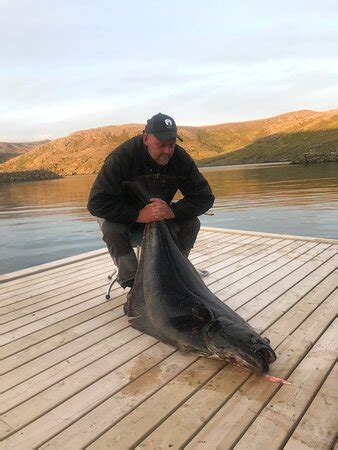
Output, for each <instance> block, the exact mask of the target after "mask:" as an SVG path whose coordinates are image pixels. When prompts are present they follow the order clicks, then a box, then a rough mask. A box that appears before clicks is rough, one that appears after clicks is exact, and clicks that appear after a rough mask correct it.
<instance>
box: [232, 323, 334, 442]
mask: <svg viewBox="0 0 338 450" xmlns="http://www.w3.org/2000/svg"><path fill="white" fill-rule="evenodd" d="M337 335H338V320H335V321H334V322H333V323H332V325H330V327H329V328H328V329H327V330H326V331H325V332H324V334H323V335H322V336H321V338H320V339H319V340H318V341H317V342H316V344H315V345H314V347H313V348H312V349H311V350H310V352H309V353H308V354H307V355H306V356H305V358H304V359H303V360H302V361H301V362H300V364H299V365H298V367H297V368H296V369H295V371H294V372H293V373H292V374H291V376H290V377H289V381H290V382H291V383H292V384H291V386H286V385H284V386H282V387H281V388H280V390H279V391H278V392H277V393H276V394H275V395H274V397H273V398H272V399H271V400H270V401H269V404H268V405H267V406H266V407H265V408H264V409H263V410H262V411H261V412H260V414H259V416H258V417H257V419H256V420H255V421H254V423H253V424H252V425H251V426H250V427H249V429H248V430H247V431H246V432H245V434H244V436H243V437H242V438H241V439H240V441H239V442H238V443H237V445H236V446H235V447H234V448H235V449H238V450H247V449H248V448H249V447H250V448H255V449H262V448H266V447H267V446H270V448H271V450H273V449H279V448H281V447H282V446H283V444H284V442H285V440H286V439H287V437H288V435H289V432H290V431H292V429H293V426H294V425H295V424H296V423H297V422H298V418H300V417H301V416H302V415H303V413H304V411H306V409H307V406H308V404H309V403H310V402H311V401H312V397H313V392H316V391H317V390H318V388H319V387H320V386H321V384H322V382H323V380H325V378H326V376H327V373H329V372H330V371H331V369H332V366H333V364H334V362H335V360H336V359H337V356H338V342H337ZM331 432H332V433H334V430H331ZM271 436H273V440H271Z"/></svg>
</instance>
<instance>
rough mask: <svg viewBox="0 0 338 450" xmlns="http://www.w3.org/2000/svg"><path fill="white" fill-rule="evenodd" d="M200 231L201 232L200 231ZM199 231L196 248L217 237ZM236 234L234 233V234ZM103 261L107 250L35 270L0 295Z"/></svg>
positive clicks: (2, 289) (4, 286)
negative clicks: (206, 240) (81, 258)
mask: <svg viewBox="0 0 338 450" xmlns="http://www.w3.org/2000/svg"><path fill="white" fill-rule="evenodd" d="M200 233H201V232H200ZM200 233H199V235H198V239H197V241H196V246H195V247H196V248H198V246H199V245H203V242H204V240H205V239H206V238H207V237H208V236H212V237H213V239H214V240H215V239H217V236H216V233H214V232H209V233H204V232H202V235H201V236H202V237H201V236H200ZM235 236H236V235H235ZM230 238H231V237H229V236H225V237H224V239H230ZM99 260H101V261H105V262H109V261H110V262H111V263H112V264H113V262H112V260H111V257H110V255H109V253H108V251H106V253H104V254H103V255H99V256H95V257H93V258H89V259H84V260H80V261H78V262H72V263H71V264H69V265H66V266H62V265H61V266H57V267H51V268H50V269H48V270H47V271H45V272H37V273H35V274H32V275H29V276H26V277H22V278H18V279H15V280H12V281H7V282H4V283H2V284H1V285H0V292H1V295H2V294H3V293H6V292H10V291H12V292H13V291H16V290H17V289H18V288H21V286H23V285H24V286H25V288H27V286H30V285H34V284H36V283H40V281H43V280H45V279H48V278H54V277H55V278H58V277H59V276H62V275H63V274H66V273H68V272H74V268H76V267H83V268H85V267H90V266H91V265H93V264H94V263H96V262H97V261H99ZM55 262H56V263H57V261H54V263H55Z"/></svg>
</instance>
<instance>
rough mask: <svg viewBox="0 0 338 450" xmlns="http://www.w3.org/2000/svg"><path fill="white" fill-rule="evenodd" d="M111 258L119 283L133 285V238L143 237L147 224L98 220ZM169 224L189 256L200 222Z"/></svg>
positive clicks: (190, 221)
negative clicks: (136, 236) (136, 235)
mask: <svg viewBox="0 0 338 450" xmlns="http://www.w3.org/2000/svg"><path fill="white" fill-rule="evenodd" d="M97 221H98V223H99V225H100V228H101V231H102V234H103V238H102V239H103V241H104V242H105V243H106V245H107V248H108V251H109V253H110V256H111V257H112V259H113V261H114V263H115V265H116V267H117V270H118V277H117V282H118V283H119V284H120V285H121V286H122V287H123V288H125V287H128V286H129V287H130V286H132V284H133V281H134V278H135V274H136V270H137V258H136V255H135V252H134V250H133V247H132V243H133V239H132V236H135V234H138V235H140V236H142V233H143V230H144V227H145V224H142V223H132V224H128V223H117V222H109V221H108V220H104V219H101V218H98V219H97ZM167 224H168V226H169V228H170V230H171V232H172V234H173V235H174V237H175V238H176V241H177V243H178V245H179V247H180V249H181V251H182V253H183V254H184V255H185V256H187V257H188V256H189V253H190V250H191V249H192V248H193V246H194V243H195V241H196V238H197V234H198V232H199V229H200V226H201V224H200V221H199V219H198V218H197V217H195V218H193V219H188V220H177V219H173V220H167Z"/></svg>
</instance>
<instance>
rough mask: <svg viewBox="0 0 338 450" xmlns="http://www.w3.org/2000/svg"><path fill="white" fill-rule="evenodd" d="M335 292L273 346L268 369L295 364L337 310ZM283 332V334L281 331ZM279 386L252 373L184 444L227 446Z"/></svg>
mask: <svg viewBox="0 0 338 450" xmlns="http://www.w3.org/2000/svg"><path fill="white" fill-rule="evenodd" d="M337 309H338V296H337V294H336V293H335V292H334V293H332V294H331V296H330V297H329V298H328V299H327V300H326V301H325V302H324V303H323V304H322V305H321V306H320V307H318V308H317V309H316V310H315V311H314V313H313V314H311V316H310V317H309V318H308V319H306V320H305V321H304V322H303V323H302V325H300V326H299V327H298V328H297V330H296V331H295V332H294V333H293V334H292V335H290V336H289V337H287V338H286V339H285V337H284V339H285V340H284V339H283V338H282V339H283V341H282V343H281V345H279V347H278V348H277V349H276V353H277V361H276V362H275V363H274V364H273V366H271V371H270V373H271V374H272V375H275V376H280V377H282V378H286V379H287V378H288V376H289V374H291V373H292V372H293V370H294V369H295V368H296V367H297V365H298V363H299V361H301V360H302V359H303V358H304V356H305V355H306V354H307V352H308V349H309V348H311V347H312V345H313V342H314V341H315V340H317V339H318V338H319V337H320V336H321V334H322V330H323V329H325V328H326V327H327V326H328V325H329V324H330V322H331V321H332V318H333V317H335V315H336V314H337ZM283 335H284V336H285V334H284V333H283ZM278 389H279V386H278V385H276V384H275V383H268V382H266V381H265V380H264V379H262V380H261V379H259V377H257V376H256V375H252V376H250V377H249V379H248V380H247V381H246V382H245V383H244V384H243V385H242V386H241V388H240V389H239V390H238V391H237V392H236V393H235V394H234V395H233V396H232V397H231V399H230V400H229V401H227V402H226V403H225V404H224V405H223V406H222V408H221V409H220V410H219V411H217V412H216V414H215V415H214V416H213V417H211V418H210V420H209V421H208V423H207V424H206V425H205V426H204V427H203V428H202V429H201V430H200V431H198V432H197V434H196V435H195V436H194V437H193V439H191V441H190V442H189V444H188V445H187V446H186V448H188V449H195V448H206V447H207V446H209V447H211V448H217V446H219V448H228V447H231V446H232V445H234V444H235V443H236V441H237V440H238V439H239V438H240V437H241V435H242V432H243V430H245V428H246V427H248V426H249V425H250V424H251V423H252V421H253V420H254V419H255V418H256V417H257V416H258V415H259V412H260V411H261V409H262V408H264V407H265V405H266V404H267V402H268V401H269V399H270V398H271V396H272V395H273V394H274V393H275V392H276V391H277V390H278Z"/></svg>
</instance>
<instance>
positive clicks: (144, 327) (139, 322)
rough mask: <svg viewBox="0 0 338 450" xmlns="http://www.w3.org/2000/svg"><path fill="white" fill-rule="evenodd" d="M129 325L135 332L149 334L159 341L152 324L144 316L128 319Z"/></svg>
mask: <svg viewBox="0 0 338 450" xmlns="http://www.w3.org/2000/svg"><path fill="white" fill-rule="evenodd" d="M129 323H130V325H131V326H132V327H133V328H135V329H136V330H139V331H142V332H143V333H146V334H149V335H150V336H153V337H154V338H156V339H160V337H159V336H158V334H157V332H156V330H155V329H154V327H153V326H152V324H151V323H150V322H149V321H148V320H147V317H146V316H137V317H130V318H129Z"/></svg>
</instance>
